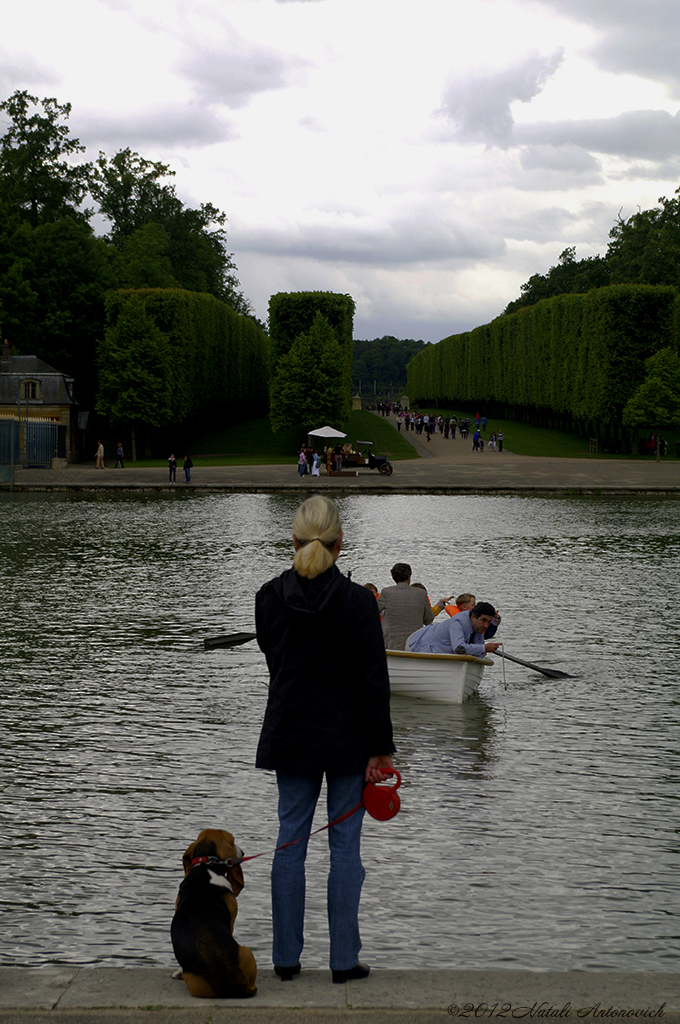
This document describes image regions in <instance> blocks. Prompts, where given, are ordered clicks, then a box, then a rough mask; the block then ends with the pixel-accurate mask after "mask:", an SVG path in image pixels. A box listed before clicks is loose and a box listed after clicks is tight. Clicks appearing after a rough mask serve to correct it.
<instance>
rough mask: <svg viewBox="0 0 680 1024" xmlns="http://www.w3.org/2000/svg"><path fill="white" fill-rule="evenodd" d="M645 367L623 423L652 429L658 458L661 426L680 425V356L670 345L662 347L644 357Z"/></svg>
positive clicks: (626, 410) (659, 455)
mask: <svg viewBox="0 0 680 1024" xmlns="http://www.w3.org/2000/svg"><path fill="white" fill-rule="evenodd" d="M645 370H646V376H645V379H644V381H643V382H642V384H640V386H639V388H638V389H637V391H636V392H635V393H634V394H633V396H632V398H631V399H630V400H629V401H628V403H627V404H626V406H625V408H624V410H623V422H624V423H625V424H626V425H627V426H630V427H650V428H652V429H653V431H654V434H655V436H656V458H657V461H658V460H659V459H660V457H661V450H660V445H659V431H660V429H661V428H663V427H666V428H668V427H675V428H677V427H680V356H678V353H677V352H674V351H673V349H671V348H662V349H659V351H658V352H656V353H655V354H654V355H653V356H650V358H649V359H646V360H645Z"/></svg>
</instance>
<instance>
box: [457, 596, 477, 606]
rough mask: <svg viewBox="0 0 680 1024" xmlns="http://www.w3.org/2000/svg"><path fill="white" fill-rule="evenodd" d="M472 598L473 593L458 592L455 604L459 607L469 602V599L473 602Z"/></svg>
mask: <svg viewBox="0 0 680 1024" xmlns="http://www.w3.org/2000/svg"><path fill="white" fill-rule="evenodd" d="M474 600H475V595H474V594H459V595H458V597H457V598H456V604H457V605H458V607H459V608H460V607H461V606H462V605H464V604H470V602H471V601H473V602H474Z"/></svg>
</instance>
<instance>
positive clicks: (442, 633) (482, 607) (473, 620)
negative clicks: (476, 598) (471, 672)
mask: <svg viewBox="0 0 680 1024" xmlns="http://www.w3.org/2000/svg"><path fill="white" fill-rule="evenodd" d="M495 618H496V609H495V608H494V606H493V605H492V604H489V603H488V601H480V602H479V603H478V604H476V605H475V606H474V608H473V609H472V611H466V612H460V614H459V615H454V616H453V617H452V618H450V619H449V620H448V621H447V622H433V623H431V625H429V626H423V628H422V629H418V630H416V631H415V633H411V635H410V636H409V638H408V640H407V643H406V650H407V651H412V652H413V653H415V654H471V655H473V657H475V658H483V657H484V656H485V654H487V653H489V654H493V652H494V651H495V650H497V649H498V647H499V646H500V644H498V643H496V642H495V641H493V640H490V639H485V634H486V637H492V636H494V634H495V633H496V629H497V628H498V626H497V623H495V622H494V619H495Z"/></svg>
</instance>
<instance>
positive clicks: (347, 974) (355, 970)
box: [333, 964, 371, 985]
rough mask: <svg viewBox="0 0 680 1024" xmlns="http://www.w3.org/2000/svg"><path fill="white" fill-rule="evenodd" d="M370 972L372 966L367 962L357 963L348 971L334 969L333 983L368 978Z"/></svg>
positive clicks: (339, 983) (340, 983)
mask: <svg viewBox="0 0 680 1024" xmlns="http://www.w3.org/2000/svg"><path fill="white" fill-rule="evenodd" d="M370 973H371V968H370V967H367V966H366V964H356V965H355V966H354V967H350V969H349V970H348V971H333V984H334V985H342V984H343V982H345V981H360V980H361V978H367V977H368V976H369V974H370Z"/></svg>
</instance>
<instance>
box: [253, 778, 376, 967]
mask: <svg viewBox="0 0 680 1024" xmlns="http://www.w3.org/2000/svg"><path fill="white" fill-rule="evenodd" d="M322 779H323V775H322V774H321V773H319V774H318V775H285V774H283V773H282V772H277V773H276V781H277V783H278V787H279V838H278V843H277V846H281V845H282V844H283V843H289V842H291V840H293V839H299V838H300V837H301V836H308V834H309V832H310V831H311V829H312V819H313V817H314V808H315V807H316V802H317V800H318V798H319V793H320V792H321V782H322ZM326 785H327V789H328V794H327V808H328V820H329V821H333V820H334V819H335V818H338V817H340V815H342V814H345V813H346V812H347V811H351V810H352V808H353V807H356V805H357V804H358V803H360V802H361V796H362V793H363V788H364V776H363V774H361V775H340V776H338V775H335V776H329V777H327V780H326ZM363 817H364V808H363V807H360V808H359V810H358V811H355V813H354V814H352V815H351V816H350V817H349V818H346V819H345V821H342V822H340V824H339V825H333V827H332V828H329V829H328V845H329V846H330V855H331V864H330V872H329V875H328V927H329V932H330V939H331V951H330V968H331V970H333V971H347V970H349V969H350V968H351V967H354V965H355V964H356V963H358V960H359V950H360V949H361V939H360V937H359V920H358V918H359V899H360V897H361V886H362V884H363V881H364V876H365V874H366V872H365V871H364V868H363V866H362V864H361V852H360V846H361V823H362V821H363ZM307 843H308V839H303V840H302V841H301V842H299V843H296V844H295V845H294V846H289V847H287V848H286V849H285V850H279V851H278V852H277V853H276V854H275V855H274V863H273V864H272V876H271V880H272V924H273V932H274V939H273V946H272V956H273V960H274V963H275V964H276V965H277V966H278V967H294V966H295V964H297V963H298V962H299V960H300V954H301V953H302V947H303V945H304V920H305V857H306V856H307Z"/></svg>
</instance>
